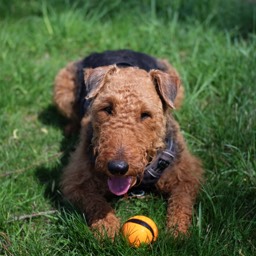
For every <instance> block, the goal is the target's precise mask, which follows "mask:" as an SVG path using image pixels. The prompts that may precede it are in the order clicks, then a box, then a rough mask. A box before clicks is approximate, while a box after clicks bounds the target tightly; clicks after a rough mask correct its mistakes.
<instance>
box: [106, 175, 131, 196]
mask: <svg viewBox="0 0 256 256" xmlns="http://www.w3.org/2000/svg"><path fill="white" fill-rule="evenodd" d="M132 185H133V178H132V177H131V176H115V177H109V178H108V187H109V190H110V191H111V192H112V193H113V194H115V195H117V196H121V195H124V194H126V193H127V192H128V190H129V188H130V187H131V186H132Z"/></svg>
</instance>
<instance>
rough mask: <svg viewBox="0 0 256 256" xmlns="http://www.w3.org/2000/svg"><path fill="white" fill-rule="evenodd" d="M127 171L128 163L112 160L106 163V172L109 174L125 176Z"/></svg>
mask: <svg viewBox="0 0 256 256" xmlns="http://www.w3.org/2000/svg"><path fill="white" fill-rule="evenodd" d="M128 169H129V165H128V163H126V162H125V161H121V160H113V161H109V162H108V170H109V171H110V173H111V174H114V175H115V174H121V175H123V174H125V173H126V172H127V171H128Z"/></svg>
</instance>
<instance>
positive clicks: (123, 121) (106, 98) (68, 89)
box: [54, 60, 203, 238]
mask: <svg viewBox="0 0 256 256" xmlns="http://www.w3.org/2000/svg"><path fill="white" fill-rule="evenodd" d="M158 62H159V64H161V65H162V67H163V70H164V72H163V71H159V70H151V71H150V72H146V71H144V70H142V69H138V68H135V67H127V68H118V67H116V66H105V67H98V68H95V69H86V70H85V73H84V76H85V77H84V79H85V81H86V84H87V87H88V88H87V89H88V91H89V93H88V95H87V99H89V100H91V102H92V103H91V106H90V108H89V110H88V111H87V112H86V113H85V115H84V116H83V118H82V121H81V133H80V140H79V144H78V146H77V148H76V150H75V152H74V153H73V155H72V156H71V159H70V162H69V164H68V166H67V167H66V168H65V170H64V174H63V177H62V183H61V186H62V192H63V194H64V196H65V197H66V198H67V199H68V200H70V201H71V202H72V203H74V204H75V205H76V206H78V207H79V208H80V209H81V211H82V212H84V213H85V215H86V217H87V219H88V222H89V225H90V226H91V228H92V229H93V230H94V229H96V230H97V231H99V232H100V234H103V233H104V232H106V233H107V234H108V236H109V237H111V238H113V237H114V236H115V234H116V233H117V232H118V231H119V228H120V220H119V219H118V218H117V217H116V215H115V212H114V210H113V209H112V207H111V206H110V204H109V203H108V202H107V199H106V196H107V195H108V194H109V193H110V191H109V188H108V185H107V180H108V177H112V176H113V174H112V173H111V172H110V171H109V170H108V162H109V161H111V160H113V159H121V160H125V161H126V162H127V163H128V164H129V170H128V172H127V173H125V175H126V176H130V177H132V179H133V183H134V182H135V181H136V178H137V177H138V176H142V175H143V172H144V168H145V166H146V165H147V164H148V163H149V162H150V161H151V160H152V158H154V156H155V155H156V153H157V151H158V150H160V149H163V148H164V145H165V144H164V141H165V138H166V134H167V132H168V130H171V131H172V134H173V136H174V139H175V141H176V142H177V144H178V145H179V148H180V151H179V157H178V158H177V160H176V161H175V163H174V164H173V165H172V166H170V167H168V168H167V169H166V170H165V171H164V173H163V174H162V176H161V178H160V179H159V180H158V182H157V184H156V187H157V189H158V190H159V191H160V192H162V193H164V194H165V195H167V201H168V208H167V227H168V229H170V230H172V231H173V232H174V235H178V234H179V233H185V234H186V233H187V232H188V228H189V225H190V222H191V217H192V210H193V205H194V202H195V199H196V195H197V193H198V190H199V188H200V183H201V180H202V173H203V170H202V167H201V162H200V160H199V159H198V158H196V157H195V156H193V155H192V154H191V153H190V152H189V151H188V149H187V147H186V144H185V141H184V139H183V136H182V134H181V132H180V128H179V125H178V123H177V122H176V121H175V120H174V118H173V117H172V114H171V111H170V108H174V107H179V106H180V105H181V102H182V98H183V87H182V86H181V82H180V78H179V75H178V73H177V72H176V71H175V69H174V68H173V67H172V66H171V65H170V64H169V63H168V62H167V61H164V60H158ZM76 63H77V62H73V63H70V64H69V65H67V67H66V68H64V69H62V70H61V71H60V72H59V74H58V75H57V77H56V79H55V90H54V101H55V104H56V106H57V108H58V109H59V110H60V112H61V113H62V114H63V115H64V116H66V117H67V118H69V119H71V121H72V122H78V116H77V112H76V106H75V103H74V102H75V94H76V90H77V84H76V79H75V77H76ZM175 96H176V97H175ZM142 113H146V114H147V115H146V117H145V118H144V117H143V118H142ZM148 113H150V114H149V115H148Z"/></svg>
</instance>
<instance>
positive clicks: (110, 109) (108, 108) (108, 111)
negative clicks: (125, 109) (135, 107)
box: [102, 106, 113, 115]
mask: <svg viewBox="0 0 256 256" xmlns="http://www.w3.org/2000/svg"><path fill="white" fill-rule="evenodd" d="M102 111H104V112H105V113H107V114H108V115H112V114H113V107H112V106H107V107H105V108H103V109H102Z"/></svg>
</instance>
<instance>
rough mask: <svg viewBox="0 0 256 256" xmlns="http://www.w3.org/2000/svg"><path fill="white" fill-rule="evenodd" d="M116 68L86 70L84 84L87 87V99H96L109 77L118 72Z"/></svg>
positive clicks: (106, 67)
mask: <svg viewBox="0 0 256 256" xmlns="http://www.w3.org/2000/svg"><path fill="white" fill-rule="evenodd" d="M116 69H117V68H116V66H115V65H111V66H105V67H98V68H89V69H84V83H85V87H86V99H87V100H89V99H91V98H94V97H95V96H96V95H97V94H98V93H99V91H100V90H101V89H102V87H103V85H104V84H105V81H106V79H107V76H108V75H110V74H113V72H115V71H116Z"/></svg>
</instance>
